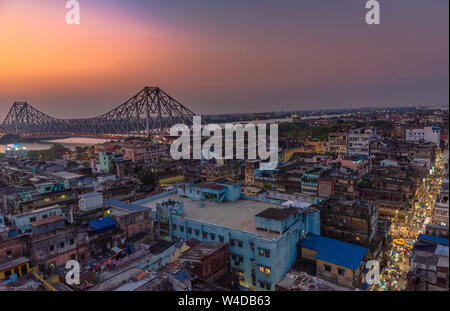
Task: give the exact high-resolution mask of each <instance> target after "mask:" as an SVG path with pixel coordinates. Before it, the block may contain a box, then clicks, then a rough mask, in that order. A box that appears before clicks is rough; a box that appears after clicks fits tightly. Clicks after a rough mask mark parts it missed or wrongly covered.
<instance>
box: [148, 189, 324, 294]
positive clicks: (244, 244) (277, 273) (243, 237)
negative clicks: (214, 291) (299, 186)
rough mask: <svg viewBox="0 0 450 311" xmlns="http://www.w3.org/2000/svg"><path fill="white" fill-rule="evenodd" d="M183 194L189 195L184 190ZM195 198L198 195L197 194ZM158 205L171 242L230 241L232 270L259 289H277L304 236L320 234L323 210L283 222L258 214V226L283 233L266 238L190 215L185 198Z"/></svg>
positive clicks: (158, 215) (160, 220)
mask: <svg viewBox="0 0 450 311" xmlns="http://www.w3.org/2000/svg"><path fill="white" fill-rule="evenodd" d="M181 193H183V194H184V195H186V191H184V190H182V191H181ZM239 193H241V191H240V186H239ZM179 194H180V192H179ZM188 194H189V193H188ZM194 197H198V194H197V193H194ZM190 198H192V197H190ZM156 206H157V211H156V212H155V213H154V215H153V216H154V219H157V220H158V223H159V225H160V233H161V234H163V233H166V234H167V236H168V238H169V239H170V241H174V242H178V244H181V243H182V242H184V241H187V240H189V239H191V238H195V239H197V240H199V241H202V242H225V243H229V244H230V256H231V269H232V270H233V271H234V272H235V273H236V274H238V275H239V277H240V281H241V285H243V286H245V287H248V288H251V289H255V290H275V284H277V283H278V282H279V281H281V280H282V279H283V278H284V276H285V275H286V273H287V272H288V271H289V270H290V269H291V267H292V265H293V263H294V262H295V260H296V258H297V243H298V241H299V238H300V236H304V235H306V233H308V232H311V233H314V234H320V212H319V211H318V210H315V209H311V210H309V211H307V210H300V209H299V210H298V212H297V213H295V214H293V215H292V216H291V217H288V218H286V219H283V220H282V221H277V220H273V219H263V218H261V217H257V216H256V217H255V224H256V226H257V227H258V226H261V228H267V229H269V230H273V231H278V232H280V234H279V235H277V234H274V235H273V236H274V237H276V238H275V239H266V238H263V237H262V236H261V235H258V234H257V233H254V232H246V231H241V230H237V229H233V228H228V227H223V226H220V225H216V224H213V223H206V222H203V221H199V220H195V219H190V218H186V217H185V214H184V208H183V202H182V201H161V202H158V203H157V205H156ZM280 208H281V207H280Z"/></svg>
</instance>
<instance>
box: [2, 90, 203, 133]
mask: <svg viewBox="0 0 450 311" xmlns="http://www.w3.org/2000/svg"><path fill="white" fill-rule="evenodd" d="M193 116H194V113H193V112H192V111H191V110H189V109H188V108H186V107H185V106H183V105H182V104H180V103H179V102H178V101H176V100H175V99H174V98H172V97H171V96H170V95H168V94H167V93H165V92H164V91H163V90H161V89H160V88H158V87H145V88H144V89H142V90H141V91H140V92H139V93H137V94H136V95H134V96H133V97H132V98H130V99H129V100H127V101H126V102H125V103H123V104H122V105H120V106H118V107H117V108H115V109H113V110H111V111H109V112H107V113H105V114H102V115H100V116H97V117H94V118H86V119H57V118H54V117H51V116H49V115H47V114H45V113H42V112H40V111H39V110H37V109H36V108H34V107H33V106H31V105H29V104H28V103H26V102H15V103H14V104H13V106H12V107H11V109H10V110H9V112H8V114H7V116H6V118H5V120H4V121H3V123H2V124H1V125H0V132H3V133H5V134H6V133H10V134H16V135H31V136H33V135H36V136H39V135H41V136H42V135H49V136H51V135H71V136H73V135H89V136H96V135H99V136H101V135H117V136H120V135H124V136H125V135H138V136H139V135H146V136H153V135H165V134H167V133H168V130H169V129H170V127H172V126H173V125H174V124H178V123H182V124H186V125H188V126H190V125H192V117H193Z"/></svg>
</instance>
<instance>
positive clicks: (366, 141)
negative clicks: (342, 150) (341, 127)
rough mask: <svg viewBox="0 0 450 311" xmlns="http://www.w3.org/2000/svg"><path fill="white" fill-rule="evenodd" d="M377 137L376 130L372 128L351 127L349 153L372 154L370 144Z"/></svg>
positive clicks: (352, 154) (357, 154)
mask: <svg viewBox="0 0 450 311" xmlns="http://www.w3.org/2000/svg"><path fill="white" fill-rule="evenodd" d="M376 137H377V136H376V131H375V129H372V128H359V129H349V131H348V146H347V155H349V156H359V155H366V156H370V154H371V153H370V144H371V142H373V141H375V140H376Z"/></svg>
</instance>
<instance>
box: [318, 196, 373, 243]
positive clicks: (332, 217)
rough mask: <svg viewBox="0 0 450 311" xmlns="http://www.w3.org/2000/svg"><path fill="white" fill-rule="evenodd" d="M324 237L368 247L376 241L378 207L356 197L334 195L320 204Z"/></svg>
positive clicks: (321, 226)
mask: <svg viewBox="0 0 450 311" xmlns="http://www.w3.org/2000/svg"><path fill="white" fill-rule="evenodd" d="M319 209H320V220H321V224H320V228H321V233H322V235H323V236H327V237H330V238H333V239H338V240H342V241H346V242H350V243H353V244H359V245H363V246H365V247H368V246H369V245H370V243H371V242H372V241H373V240H374V238H375V235H376V225H377V217H378V215H377V206H376V204H373V203H371V202H366V201H362V200H360V199H358V198H356V197H354V196H343V195H333V196H331V197H329V198H328V199H326V200H322V201H321V202H320V203H319Z"/></svg>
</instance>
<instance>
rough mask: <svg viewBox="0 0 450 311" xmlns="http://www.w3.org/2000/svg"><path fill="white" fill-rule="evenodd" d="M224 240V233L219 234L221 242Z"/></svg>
mask: <svg viewBox="0 0 450 311" xmlns="http://www.w3.org/2000/svg"><path fill="white" fill-rule="evenodd" d="M223 241H224V237H223V235H219V242H221V243H223Z"/></svg>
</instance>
